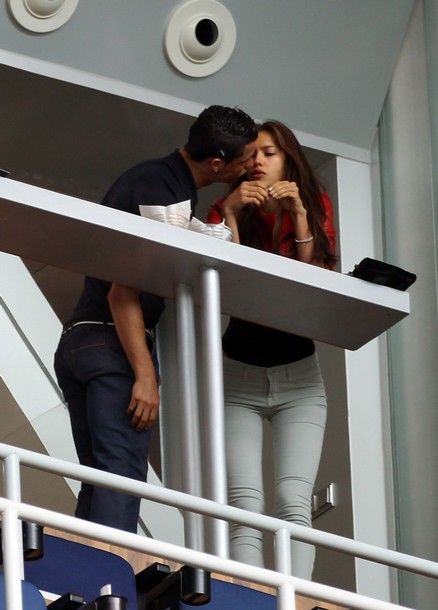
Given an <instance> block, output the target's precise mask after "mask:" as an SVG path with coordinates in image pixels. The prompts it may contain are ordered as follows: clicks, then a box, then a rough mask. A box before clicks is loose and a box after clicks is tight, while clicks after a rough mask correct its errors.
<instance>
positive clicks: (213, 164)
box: [209, 157, 225, 174]
mask: <svg viewBox="0 0 438 610" xmlns="http://www.w3.org/2000/svg"><path fill="white" fill-rule="evenodd" d="M209 161H210V168H211V171H212V172H213V174H220V172H221V171H222V170H223V169H224V167H225V163H224V160H223V159H220V158H219V157H211V159H210V160H209Z"/></svg>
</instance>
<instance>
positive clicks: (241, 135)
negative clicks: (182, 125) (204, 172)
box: [184, 106, 257, 163]
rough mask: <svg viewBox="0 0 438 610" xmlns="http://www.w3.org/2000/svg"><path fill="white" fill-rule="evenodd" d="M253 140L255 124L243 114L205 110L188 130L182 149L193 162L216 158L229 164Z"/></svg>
mask: <svg viewBox="0 0 438 610" xmlns="http://www.w3.org/2000/svg"><path fill="white" fill-rule="evenodd" d="M256 137H257V127H256V124H255V123H254V121H253V119H252V118H251V117H250V116H248V115H247V114H246V113H245V112H243V110H240V109H239V108H228V107H227V106H209V107H208V108H206V109H205V110H203V111H202V112H201V114H200V115H199V116H198V118H197V119H196V121H195V122H194V123H193V125H192V126H191V128H190V131H189V139H188V142H187V144H186V145H185V147H184V148H185V149H186V151H187V152H188V153H189V155H190V157H191V158H192V159H193V161H204V160H205V159H208V158H210V157H219V158H220V159H223V160H224V161H225V163H229V162H230V161H233V159H236V158H237V157H240V155H242V154H243V150H244V148H245V146H246V145H247V144H249V143H250V142H254V140H255V139H256Z"/></svg>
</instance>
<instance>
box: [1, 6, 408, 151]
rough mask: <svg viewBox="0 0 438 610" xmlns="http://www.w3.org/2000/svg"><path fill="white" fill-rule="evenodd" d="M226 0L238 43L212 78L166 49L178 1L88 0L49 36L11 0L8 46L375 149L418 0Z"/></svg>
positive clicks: (4, 36)
mask: <svg viewBox="0 0 438 610" xmlns="http://www.w3.org/2000/svg"><path fill="white" fill-rule="evenodd" d="M222 3H223V4H224V5H225V6H226V7H227V8H228V9H229V10H230V12H231V14H232V15H233V17H234V20H235V22H236V28H237V44H236V48H235V50H234V53H233V55H232V57H231V59H230V61H229V62H228V63H227V65H226V66H225V67H224V68H222V69H221V70H219V72H217V73H215V74H213V75H211V76H209V77H206V78H200V79H196V78H191V77H188V76H184V75H182V74H180V73H178V72H177V71H176V70H175V69H174V68H173V67H172V66H171V65H170V64H169V62H168V61H167V60H166V57H165V55H164V52H163V35H164V30H165V27H166V23H167V21H168V18H169V15H170V13H171V12H172V10H173V9H174V8H175V6H176V3H175V0H160V2H151V1H148V0H130V1H129V3H125V2H119V1H118V0H93V2H89V1H86V0H85V1H84V0H83V1H81V2H79V4H78V8H77V10H76V12H75V14H74V15H73V17H72V18H71V20H70V21H69V22H68V23H67V24H66V25H65V26H63V27H62V28H60V29H59V30H56V31H54V32H52V33H49V34H40V35H35V34H30V33H29V32H26V31H25V30H23V29H21V28H20V27H19V26H18V25H17V24H16V22H15V21H14V19H13V17H12V16H11V15H10V14H9V12H8V11H7V8H6V4H7V3H6V2H2V3H0V45H1V47H2V48H3V49H5V50H7V51H9V52H14V53H18V54H21V55H24V56H28V57H32V58H36V59H38V60H43V61H45V62H52V63H54V64H58V65H60V66H66V67H69V68H75V69H79V70H82V71H86V72H87V73H91V74H96V75H100V76H103V77H110V78H111V79H115V80H117V81H120V82H124V83H129V84H131V85H137V86H139V87H141V88H148V89H150V90H152V91H156V92H161V93H165V94H170V95H171V96H174V97H175V98H179V99H180V98H182V99H185V100H190V101H192V102H195V103H198V104H203V105H208V104H212V103H220V104H226V105H239V106H241V107H242V108H244V109H245V110H246V111H248V112H249V113H250V114H252V115H254V116H255V117H257V118H259V119H263V118H267V117H271V118H276V119H280V120H283V121H285V122H286V123H287V124H288V125H289V126H290V127H292V128H293V129H295V130H298V131H301V132H305V133H308V134H313V135H316V136H319V137H322V138H329V139H331V140H334V141H338V142H343V143H346V144H349V145H351V146H356V147H361V148H365V149H369V147H370V145H371V142H372V139H373V136H374V133H375V128H376V124H377V122H378V119H379V115H380V112H381V109H382V105H383V102H384V99H385V96H386V93H387V90H388V86H389V83H390V81H391V77H392V74H393V72H394V67H395V64H396V60H397V57H398V54H399V50H400V47H401V44H402V40H403V36H404V33H405V31H406V27H407V24H408V21H409V16H410V13H411V10H412V7H413V4H414V0H270V1H266V0H239V1H238V2H236V1H233V0H222ZM180 4H181V3H180ZM0 61H1V53H0Z"/></svg>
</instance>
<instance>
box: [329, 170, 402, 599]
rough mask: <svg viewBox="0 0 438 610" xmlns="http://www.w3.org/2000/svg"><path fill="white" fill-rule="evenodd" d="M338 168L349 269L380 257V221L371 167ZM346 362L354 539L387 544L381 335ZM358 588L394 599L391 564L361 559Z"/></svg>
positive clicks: (386, 449) (387, 449)
mask: <svg viewBox="0 0 438 610" xmlns="http://www.w3.org/2000/svg"><path fill="white" fill-rule="evenodd" d="M337 172H338V197H339V226H340V248H341V258H342V272H343V273H346V272H349V271H351V270H352V269H353V267H354V265H355V264H357V263H358V262H360V260H361V259H362V258H364V257H367V256H369V257H378V254H377V253H376V243H377V242H378V240H377V239H376V233H377V231H376V227H378V226H379V223H380V219H379V218H376V217H375V212H374V210H373V201H372V199H373V198H372V183H371V168H370V166H369V165H367V164H365V163H359V162H357V161H351V160H349V159H342V158H338V159H337ZM345 363H346V388H347V395H348V413H349V439H350V458H351V486H352V501H353V523H354V537H355V539H356V540H359V541H361V542H368V543H370V544H375V545H378V546H383V547H388V544H389V540H390V532H389V529H388V523H389V522H390V515H389V510H388V503H387V489H388V485H390V481H388V480H387V476H386V475H387V466H388V462H389V461H390V450H391V448H390V439H389V438H387V435H386V434H385V432H384V417H383V407H384V385H383V384H382V377H381V375H382V367H381V349H380V343H379V339H374V340H373V341H371V342H369V343H368V344H366V345H365V346H363V347H362V348H360V349H359V350H357V351H354V352H353V351H346V352H345ZM356 587H357V592H358V593H362V594H364V595H369V596H371V597H376V598H379V599H382V600H386V601H389V600H390V599H391V583H390V571H389V568H387V567H386V566H382V565H378V564H374V563H372V562H367V561H363V560H360V559H356Z"/></svg>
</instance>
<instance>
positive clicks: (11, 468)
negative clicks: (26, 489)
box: [4, 453, 24, 580]
mask: <svg viewBox="0 0 438 610" xmlns="http://www.w3.org/2000/svg"><path fill="white" fill-rule="evenodd" d="M4 464H5V469H4V472H5V495H6V498H8V500H12V502H21V485H20V458H19V457H18V455H16V454H15V453H12V454H11V455H8V456H7V457H6V458H5V461H4ZM12 527H13V526H11V528H12ZM15 530H16V534H15V547H16V549H17V552H18V558H19V559H18V564H17V569H18V574H19V577H20V579H22V580H23V579H24V563H23V530H22V525H21V521H18V520H17V522H16V524H15Z"/></svg>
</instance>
